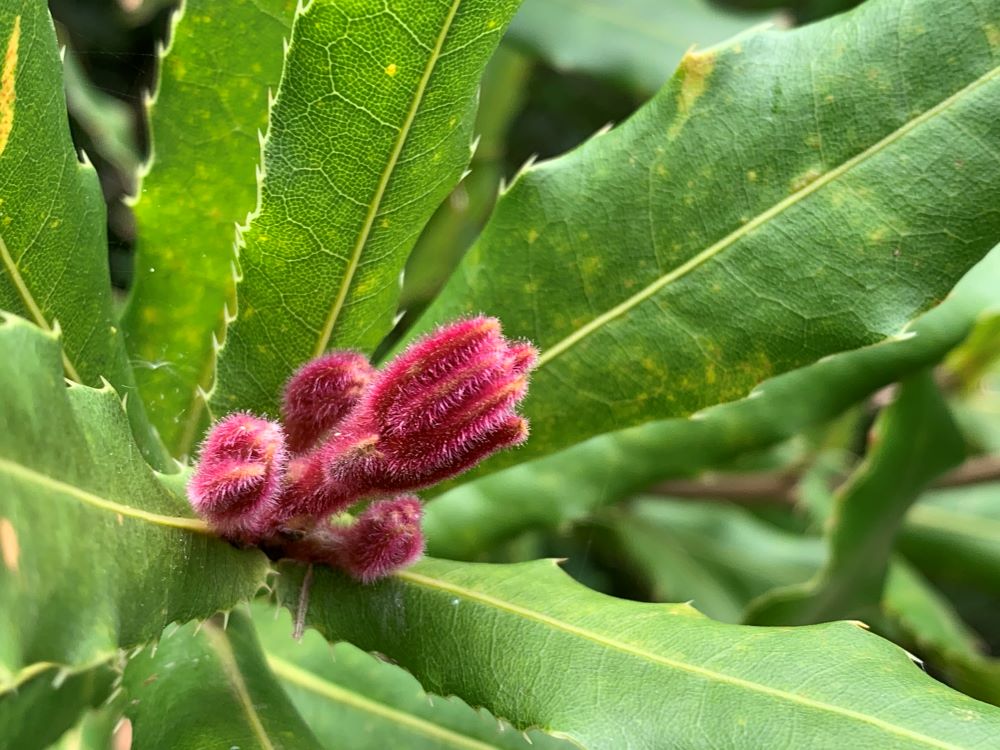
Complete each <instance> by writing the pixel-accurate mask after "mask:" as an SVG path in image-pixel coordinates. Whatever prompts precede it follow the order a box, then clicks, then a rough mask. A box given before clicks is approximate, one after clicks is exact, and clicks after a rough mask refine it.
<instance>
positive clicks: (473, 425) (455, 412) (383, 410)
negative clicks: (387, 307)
mask: <svg viewBox="0 0 1000 750" xmlns="http://www.w3.org/2000/svg"><path fill="white" fill-rule="evenodd" d="M536 358H537V352H536V350H535V348H534V347H533V346H531V345H530V344H527V343H523V342H515V343H511V342H509V341H507V340H506V339H505V338H504V337H503V335H502V333H501V330H500V323H499V321H497V320H496V319H495V318H486V317H477V318H470V319H468V320H460V321H458V322H456V323H452V324H451V325H448V326H445V327H443V328H441V329H439V330H438V331H436V332H434V333H432V334H430V335H429V336H427V337H425V338H423V339H421V340H419V341H417V342H416V343H415V344H413V345H412V346H410V347H409V348H408V349H406V350H405V351H404V352H403V353H402V354H401V355H399V356H398V357H397V358H396V359H394V360H393V361H392V362H390V363H389V364H388V365H387V366H386V368H385V369H384V370H383V371H381V372H380V373H379V374H378V375H377V376H376V378H375V380H374V381H373V382H372V384H371V385H370V386H369V388H368V390H367V391H366V392H365V394H364V396H363V397H362V399H361V402H360V403H359V404H358V406H357V408H356V409H355V410H354V411H353V412H351V414H350V416H348V418H347V419H346V420H345V421H344V422H343V423H342V424H341V426H340V427H339V428H338V430H337V431H336V432H335V433H334V434H333V435H332V437H331V438H330V440H329V441H328V442H327V444H326V445H325V446H324V447H323V449H322V450H321V451H320V453H319V454H318V455H319V459H318V460H320V461H321V462H322V463H323V464H324V466H325V469H326V480H327V482H328V483H329V484H330V485H331V486H340V487H343V488H344V489H343V493H344V494H347V495H354V496H356V497H361V496H364V495H373V494H389V493H393V492H406V491H410V490H415V489H419V488H421V487H426V486H429V485H431V484H434V483H436V482H439V481H441V480H444V479H447V478H449V477H452V476H454V475H456V474H459V473H461V472H463V471H465V470H467V469H470V468H472V467H473V466H475V465H476V464H477V463H479V462H480V461H482V460H483V459H485V458H487V457H488V456H490V455H492V454H493V453H495V452H497V451H499V450H501V449H503V448H508V447H510V446H513V445H517V444H519V443H522V442H524V440H525V439H526V438H527V436H528V423H527V421H526V420H525V419H523V418H522V417H520V416H518V415H517V414H516V413H515V408H516V406H517V405H518V403H520V401H521V400H522V399H523V398H524V395H525V393H526V391H527V388H528V372H529V371H530V369H531V368H532V367H533V366H534V364H535V361H536Z"/></svg>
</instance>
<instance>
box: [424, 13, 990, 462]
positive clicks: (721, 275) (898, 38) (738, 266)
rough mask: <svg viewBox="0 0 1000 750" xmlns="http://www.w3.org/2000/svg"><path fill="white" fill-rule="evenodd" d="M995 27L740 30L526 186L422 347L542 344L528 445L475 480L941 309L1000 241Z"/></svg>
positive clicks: (503, 212)
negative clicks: (497, 336)
mask: <svg viewBox="0 0 1000 750" xmlns="http://www.w3.org/2000/svg"><path fill="white" fill-rule="evenodd" d="M990 23H994V24H1000V0H989V1H988V2H986V3H982V2H976V1H975V0H958V1H957V2H955V3H950V4H949V5H948V8H947V11H946V12H942V10H941V6H940V3H938V2H936V0H917V1H915V2H908V3H901V2H895V1H893V0H876V1H875V2H870V3H866V4H865V5H863V6H862V7H860V8H858V9H857V10H855V11H853V12H851V13H848V14H844V15H841V16H837V17H835V18H831V19H828V20H827V21H824V22H822V23H818V24H815V25H812V26H807V27H802V28H799V29H796V30H794V31H788V32H776V31H762V32H758V33H753V34H747V35H744V36H742V37H740V38H739V39H738V40H736V41H733V42H731V43H729V44H728V45H725V46H722V47H718V48H715V49H713V50H709V51H705V52H701V53H698V54H693V53H692V54H689V55H687V56H686V57H685V58H684V60H683V61H682V63H681V67H680V68H679V70H678V71H677V73H676V74H675V75H674V77H673V78H672V79H671V80H670V82H669V83H668V84H667V85H666V86H665V87H664V88H663V89H662V90H661V92H660V93H659V94H658V95H657V97H656V98H655V99H653V101H652V102H650V104H649V105H648V106H646V107H644V108H643V109H642V110H640V111H639V112H638V113H637V114H636V115H635V116H633V117H632V118H631V119H629V120H628V121H627V122H625V123H624V124H623V125H621V126H620V127H618V128H616V129H614V130H612V131H610V132H608V133H606V134H603V135H600V136H597V137H595V138H593V139H592V140H590V141H588V142H587V143H586V144H584V145H583V146H581V147H580V148H578V149H576V150H575V151H572V152H571V153H569V154H567V155H566V156H563V157H561V158H558V159H555V160H553V161H549V162H545V163H542V164H536V165H534V166H532V167H530V168H529V169H527V170H526V171H524V172H523V173H522V174H521V176H520V177H518V178H517V179H516V180H515V181H514V184H513V186H512V187H511V188H510V190H509V191H508V192H507V193H506V194H505V195H503V196H502V197H501V198H500V200H499V201H498V203H497V207H496V210H495V211H494V213H493V216H492V218H491V220H490V222H489V223H488V224H487V226H486V228H485V229H484V230H483V233H482V235H481V236H480V239H479V241H478V242H477V243H476V245H475V246H474V247H473V248H472V249H471V250H470V251H469V254H468V255H466V257H465V259H464V261H463V263H462V264H461V265H460V266H459V268H458V270H457V271H456V273H455V275H454V276H453V277H452V278H451V280H450V282H449V284H448V285H447V286H446V287H445V289H444V291H443V292H442V294H441V296H440V297H439V298H438V301H437V302H436V303H435V304H434V305H432V306H431V308H430V309H429V311H428V312H427V314H426V315H425V316H424V317H423V318H422V319H421V322H420V324H419V325H418V326H417V331H416V332H421V331H423V330H426V329H427V328H429V327H431V326H433V325H434V324H436V323H440V322H441V321H445V320H450V319H452V318H455V317H456V316H459V315H463V314H468V313H471V312H474V311H475V312H479V311H482V312H486V313H489V314H492V315H496V316H498V317H499V318H500V319H501V320H502V321H503V323H504V326H505V330H506V331H507V333H508V334H510V335H512V336H514V337H523V338H528V339H531V340H533V341H534V342H535V343H537V344H538V346H539V347H540V349H541V356H540V359H539V365H538V369H537V370H536V371H535V374H534V378H533V381H532V386H531V391H530V393H529V395H528V399H527V401H526V404H525V412H526V414H527V416H529V417H530V418H531V420H532V438H531V440H529V441H528V443H527V444H526V445H525V447H524V448H522V449H521V450H519V451H513V452H506V453H504V454H501V455H499V456H497V457H495V458H494V459H492V460H491V461H490V462H488V463H487V464H486V465H485V467H488V468H484V471H488V470H490V469H492V470H495V469H497V468H500V467H501V466H504V465H509V464H511V463H515V462H520V461H525V460H528V459H529V458H533V457H537V456H540V455H543V454H546V453H551V452H553V451H556V450H558V449H561V448H565V447H568V446H570V445H572V444H574V443H577V442H580V441H581V440H584V439H586V438H588V437H591V436H593V435H596V434H600V433H604V432H607V431H609V430H614V429H620V428H623V427H628V426H630V425H635V424H641V423H644V422H648V421H651V420H655V419H663V418H668V417H679V416H686V415H688V414H691V413H692V412H696V411H698V410H701V409H704V408H705V407H708V406H711V405H714V404H718V403H720V402H724V401H730V400H733V399H736V398H740V397H742V396H745V395H746V394H747V392H748V391H750V390H751V389H752V388H753V387H754V386H756V385H757V384H758V383H760V382H761V381H762V380H764V379H766V378H769V377H772V376H774V375H776V374H779V373H782V372H786V371H788V370H793V369H795V368H797V367H801V366H803V365H806V364H809V363H811V362H815V361H816V360H818V359H820V358H822V357H824V356H827V355H829V354H832V353H835V352H839V351H843V350H847V349H854V348H856V347H859V346H862V345H866V344H871V343H874V342H878V341H886V340H891V339H892V338H893V337H894V336H897V335H898V334H899V333H900V332H901V331H902V329H903V328H904V326H905V325H906V324H907V322H909V321H910V320H911V319H912V318H913V317H914V316H915V315H916V314H917V313H919V312H920V311H922V310H925V309H927V308H929V307H931V306H932V305H934V304H935V303H937V302H939V301H940V300H941V299H942V298H943V297H944V296H945V294H946V293H947V292H948V290H949V289H950V288H951V287H952V285H953V284H954V283H955V282H956V281H957V280H958V279H959V278H960V277H961V276H962V275H963V274H964V273H965V272H966V271H967V270H968V269H969V268H970V267H971V266H972V265H974V264H975V263H976V262H977V261H978V260H979V259H980V258H981V257H982V256H983V255H985V254H986V252H987V251H988V250H989V249H990V248H991V247H992V246H993V245H994V244H995V243H996V241H997V237H998V236H1000V213H998V212H997V211H996V210H995V206H996V205H997V203H998V201H1000V180H997V179H996V169H995V166H996V164H995V161H996V160H995V155H994V154H993V153H992V151H991V146H990V144H991V143H993V142H994V141H1000V66H998V62H1000V46H997V45H991V44H990V39H991V38H992V37H991V36H990V34H989V33H988V28H987V25H988V24H990ZM942 59H947V60H951V61H953V62H952V63H949V64H947V65H940V64H938V61H940V60H942ZM860 80H864V81H865V84H864V85H859V83H858V82H859V81H860ZM930 175H933V178H931V177H930Z"/></svg>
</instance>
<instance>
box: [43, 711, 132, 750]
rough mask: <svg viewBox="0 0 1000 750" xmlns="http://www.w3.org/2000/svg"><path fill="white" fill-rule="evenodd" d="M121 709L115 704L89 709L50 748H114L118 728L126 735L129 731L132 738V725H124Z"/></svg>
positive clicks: (66, 749) (77, 749)
mask: <svg viewBox="0 0 1000 750" xmlns="http://www.w3.org/2000/svg"><path fill="white" fill-rule="evenodd" d="M120 721H121V711H120V710H117V708H116V707H115V706H104V707H101V708H100V709H97V710H94V711H88V712H87V713H85V714H84V715H83V718H82V719H81V720H80V722H79V723H78V724H77V725H76V726H75V727H73V728H72V729H70V730H69V731H68V732H66V733H65V734H64V735H63V736H62V737H61V738H60V739H59V742H58V744H56V745H53V746H52V747H51V748H50V750H113V749H114V748H115V747H116V746H115V745H114V744H113V743H114V742H115V738H116V730H117V731H119V732H121V733H122V734H121V735H118V736H122V737H123V736H124V733H125V732H128V733H129V734H128V737H129V738H131V736H132V735H131V727H122V726H121V725H120V724H119V722H120Z"/></svg>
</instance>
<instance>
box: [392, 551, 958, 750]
mask: <svg viewBox="0 0 1000 750" xmlns="http://www.w3.org/2000/svg"><path fill="white" fill-rule="evenodd" d="M395 577H396V578H398V579H401V580H404V581H409V582H410V583H413V584H415V585H417V586H423V587H425V588H430V589H437V590H439V591H444V592H447V593H448V594H450V595H454V596H460V597H464V598H466V599H468V600H469V601H472V602H476V603H479V604H482V605H486V606H489V607H494V608H496V609H500V610H504V611H507V612H509V613H511V614H513V615H517V616H520V617H524V618H526V619H529V620H534V621H535V622H538V623H541V624H543V625H547V626H549V627H551V628H553V629H555V630H560V631H563V632H564V633H567V634H569V635H572V636H576V637H579V638H582V639H584V640H588V641H591V642H593V643H596V644H598V645H600V646H602V647H605V648H609V649H614V650H616V651H619V652H621V653H624V654H626V655H628V656H632V657H635V658H640V659H646V660H648V661H651V662H653V663H656V664H660V665H661V666H664V667H667V668H668V669H674V670H676V671H680V672H686V673H688V674H694V675H697V676H699V677H702V678H704V679H706V680H711V681H713V682H717V683H721V684H727V685H731V686H733V687H736V688H741V689H744V690H748V691H751V692H756V693H760V694H762V695H767V696H769V697H772V698H776V699H778V700H782V701H787V702H789V703H797V704H799V705H801V706H804V707H806V708H812V709H815V710H820V711H826V712H828V713H833V714H838V715H840V716H843V717H845V718H848V719H854V720H856V721H860V722H862V723H865V724H869V725H872V726H875V727H877V728H879V729H882V730H884V731H886V732H888V733H890V734H894V735H897V736H899V737H903V738H905V739H908V740H912V741H914V742H920V743H923V744H925V745H927V746H928V747H934V748H939V750H965V748H962V747H960V746H958V745H952V744H951V743H947V742H942V741H940V740H937V739H935V738H933V737H929V736H927V735H925V734H921V733H919V732H914V731H912V730H910V729H907V728H905V727H901V726H898V725H896V724H891V723H889V722H887V721H884V720H882V719H879V718H877V717H874V716H868V715H866V714H863V713H860V712H858V711H855V710H853V709H849V708H844V707H842V706H836V705H833V704H829V703H823V702H822V701H819V700H815V699H813V698H807V697H805V696H802V695H796V694H795V693H790V692H788V691H785V690H781V689H780V688H774V687H770V686H768V685H762V684H760V683H758V682H753V681H751V680H746V679H743V678H742V677H734V676H732V675H727V674H724V673H722V672H716V671H714V670H711V669H708V668H706V667H701V666H698V665H696V664H690V663H688V662H683V661H679V660H677V659H670V658H667V657H665V656H661V655H660V654H656V653H653V652H652V651H647V650H646V649H643V648H640V647H638V646H634V645H632V644H628V643H624V642H622V641H618V640H616V639H614V638H611V637H609V636H605V635H601V634H600V633H595V632H594V631H592V630H588V629H586V628H583V627H580V626H577V625H573V624H571V623H568V622H565V621H563V620H560V619H558V618H556V617H552V616H551V615H547V614H545V613H543V612H538V611H536V610H533V609H529V608H528V607H524V606H521V605H519V604H515V603H513V602H509V601H504V600H502V599H498V598H496V597H494V596H491V595H489V594H484V593H481V592H479V591H473V590H472V589H468V588H465V587H464V586H459V585H457V584H453V583H450V582H447V581H443V580H441V579H439V578H434V577H432V576H428V575H424V574H422V573H416V572H414V571H411V570H407V571H402V572H400V573H397V574H396V575H395Z"/></svg>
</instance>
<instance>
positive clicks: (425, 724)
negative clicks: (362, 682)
mask: <svg viewBox="0 0 1000 750" xmlns="http://www.w3.org/2000/svg"><path fill="white" fill-rule="evenodd" d="M267 663H268V665H269V666H270V667H271V670H272V671H273V672H274V673H275V674H276V675H277V676H278V677H280V678H281V679H282V680H285V681H287V682H289V683H291V684H293V685H296V686H298V687H300V688H302V689H304V690H308V691H309V692H311V693H314V694H315V695H319V696H322V697H324V698H327V699H329V700H332V701H335V702H337V703H343V704H346V705H348V706H351V707H353V708H357V709H359V710H361V711H366V712H368V713H370V714H374V715H375V716H380V717H382V718H386V719H389V720H390V721H393V722H397V723H399V724H402V725H403V726H406V727H408V728H409V729H412V730H414V731H416V732H419V733H420V734H423V735H425V736H427V737H430V738H431V739H436V740H440V741H442V742H445V743H448V744H449V745H452V746H454V747H458V748H467V750H497V746H496V745H490V744H487V743H485V742H480V741H479V740H477V739H474V738H472V737H467V736H465V735H462V734H459V733H457V732H454V731H452V730H450V729H447V728H445V727H442V726H439V725H437V724H433V723H431V722H429V721H427V720H425V719H421V718H420V717H419V716H414V715H413V714H410V713H407V712H405V711H400V710H399V709H396V708H392V707H391V706H387V705H385V704H384V703H379V702H378V701H374V700H372V699H370V698H367V697H365V696H363V695H360V694H358V693H355V692H353V691H351V690H347V689H346V688H344V687H342V686H340V685H336V684H334V683H332V682H330V681H329V680H326V679H323V678H322V677H319V676H318V675H316V674H313V673H312V672H309V671H307V670H305V669H302V668H301V667H298V666H296V665H295V664H292V663H291V662H288V661H285V660H284V659H282V658H280V657H278V656H274V655H272V654H267Z"/></svg>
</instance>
